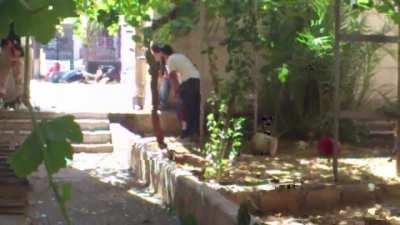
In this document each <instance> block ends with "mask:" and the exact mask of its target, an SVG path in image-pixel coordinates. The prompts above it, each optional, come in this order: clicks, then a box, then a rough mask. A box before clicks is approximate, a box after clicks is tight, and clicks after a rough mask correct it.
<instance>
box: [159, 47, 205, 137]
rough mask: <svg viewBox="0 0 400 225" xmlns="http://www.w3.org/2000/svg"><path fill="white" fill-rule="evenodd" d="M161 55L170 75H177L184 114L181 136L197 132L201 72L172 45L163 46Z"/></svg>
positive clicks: (179, 109)
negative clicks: (175, 50)
mask: <svg viewBox="0 0 400 225" xmlns="http://www.w3.org/2000/svg"><path fill="white" fill-rule="evenodd" d="M161 57H162V58H163V59H164V60H165V61H166V65H167V70H168V74H169V76H170V77H175V76H176V77H177V78H178V80H179V88H178V93H177V94H178V97H179V101H178V111H179V112H180V113H181V114H183V121H182V123H181V126H182V133H181V138H186V137H189V136H192V135H194V134H197V133H198V131H199V115H200V72H199V71H198V70H197V68H196V67H195V66H194V65H193V63H192V62H191V61H190V59H188V58H187V57H186V56H185V55H183V54H180V53H174V50H173V49H172V47H171V46H169V45H165V46H163V47H162V48H161Z"/></svg>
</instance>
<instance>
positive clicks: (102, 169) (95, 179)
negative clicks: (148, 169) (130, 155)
mask: <svg viewBox="0 0 400 225" xmlns="http://www.w3.org/2000/svg"><path fill="white" fill-rule="evenodd" d="M113 157H114V156H112V155H111V154H81V155H76V156H75V159H74V162H73V163H72V164H71V165H70V167H69V168H68V169H65V170H63V171H62V172H60V173H59V174H57V176H56V180H57V182H59V183H64V182H69V183H71V184H72V186H73V193H72V200H71V201H70V202H68V204H67V206H68V211H69V213H70V215H71V217H72V220H73V224H74V225H141V224H143V225H151V224H153V225H175V224H178V221H177V219H176V218H175V217H174V216H173V215H172V214H170V213H168V211H167V210H166V209H163V208H162V207H161V206H160V205H157V204H154V203H149V202H146V201H145V200H143V199H142V198H140V197H139V196H137V195H135V194H134V193H132V192H131V191H130V190H131V189H132V188H133V187H134V185H133V184H132V183H130V181H131V180H132V179H131V174H130V172H129V170H128V169H121V168H113V166H110V164H109V163H108V162H110V161H113V160H114V159H113ZM30 182H31V185H32V193H31V198H30V207H29V213H28V214H29V219H30V222H31V224H32V225H63V224H65V223H64V222H63V221H62V217H61V215H60V213H59V210H58V206H57V205H56V202H55V200H54V197H53V195H52V193H51V192H49V189H48V184H47V178H46V177H45V174H44V171H43V169H41V170H40V171H39V172H38V173H36V174H35V175H33V176H32V177H31V178H30Z"/></svg>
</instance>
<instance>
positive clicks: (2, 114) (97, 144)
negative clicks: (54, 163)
mask: <svg viewBox="0 0 400 225" xmlns="http://www.w3.org/2000/svg"><path fill="white" fill-rule="evenodd" d="M60 115H63V114H58V113H47V112H44V113H38V114H37V117H38V119H39V120H40V119H49V118H53V117H56V116H60ZM72 115H74V116H75V118H76V120H75V122H77V123H78V124H79V125H80V127H81V129H82V133H83V143H81V144H73V147H74V152H76V153H78V152H86V153H105V152H112V151H113V145H112V138H111V131H110V121H109V119H108V115H107V114H97V113H96V114H95V113H73V114H72ZM31 130H32V124H31V121H30V119H29V114H28V113H27V112H10V111H0V143H6V142H11V143H13V144H14V145H18V144H20V143H22V141H23V140H24V139H25V138H26V137H27V136H28V135H29V134H30V132H31Z"/></svg>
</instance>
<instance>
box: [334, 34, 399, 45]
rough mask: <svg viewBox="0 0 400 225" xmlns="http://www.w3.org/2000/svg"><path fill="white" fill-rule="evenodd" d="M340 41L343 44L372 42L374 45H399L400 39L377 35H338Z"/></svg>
mask: <svg viewBox="0 0 400 225" xmlns="http://www.w3.org/2000/svg"><path fill="white" fill-rule="evenodd" d="M339 39H340V41H343V42H350V43H353V42H374V43H400V37H398V36H387V35H379V34H370V35H366V34H340V35H339Z"/></svg>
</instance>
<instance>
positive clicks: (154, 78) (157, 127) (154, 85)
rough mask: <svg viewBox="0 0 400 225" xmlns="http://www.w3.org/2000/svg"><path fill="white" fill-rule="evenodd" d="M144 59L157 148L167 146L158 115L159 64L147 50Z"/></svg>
mask: <svg viewBox="0 0 400 225" xmlns="http://www.w3.org/2000/svg"><path fill="white" fill-rule="evenodd" d="M146 60H147V63H148V64H149V66H150V68H149V73H150V75H151V83H150V84H151V85H150V86H151V98H152V110H151V122H152V124H153V131H154V135H155V136H156V138H157V143H158V146H159V148H161V149H165V148H167V144H166V143H165V142H164V132H163V130H162V127H161V123H160V117H159V115H158V109H159V102H160V97H159V93H158V76H159V74H160V70H161V66H160V64H159V63H158V62H157V61H156V60H155V59H154V57H153V55H152V54H151V52H150V51H149V50H147V51H146Z"/></svg>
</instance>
